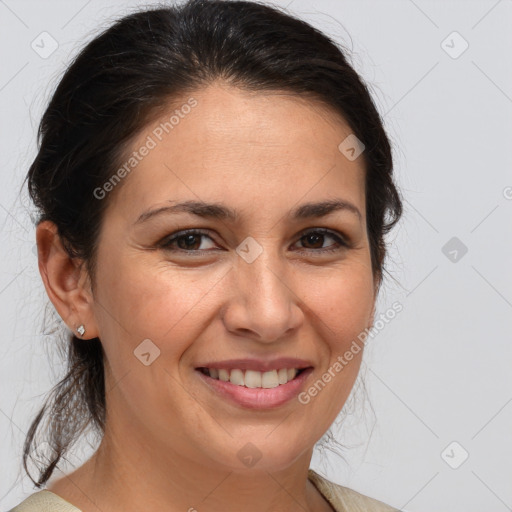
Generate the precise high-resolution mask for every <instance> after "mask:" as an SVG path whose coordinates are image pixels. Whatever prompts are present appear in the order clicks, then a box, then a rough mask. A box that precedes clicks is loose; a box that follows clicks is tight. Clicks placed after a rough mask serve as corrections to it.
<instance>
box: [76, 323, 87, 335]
mask: <svg viewBox="0 0 512 512" xmlns="http://www.w3.org/2000/svg"><path fill="white" fill-rule="evenodd" d="M76 330H77V331H78V334H80V336H83V335H84V332H85V327H84V326H83V324H82V325H80V326H78V327H77V328H76Z"/></svg>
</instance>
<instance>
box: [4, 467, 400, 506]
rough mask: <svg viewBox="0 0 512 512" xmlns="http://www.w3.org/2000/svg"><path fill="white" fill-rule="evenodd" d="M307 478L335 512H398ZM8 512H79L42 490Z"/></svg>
mask: <svg viewBox="0 0 512 512" xmlns="http://www.w3.org/2000/svg"><path fill="white" fill-rule="evenodd" d="M308 478H309V480H311V482H313V484H314V485H315V487H316V488H317V489H318V490H319V491H320V492H321V493H322V496H324V498H325V499H326V500H327V501H328V502H329V503H330V504H331V506H332V508H333V509H334V510H335V511H336V512H400V511H399V510H398V509H396V508H393V507H390V506H389V505H386V504H385V503H382V502H381V501H377V500H375V499H373V498H369V497H368V496H364V495H363V494H360V493H358V492H357V491H354V490H353V489H349V488H348V487H343V486H341V485H338V484H335V483H333V482H330V481H329V480H326V479H325V478H323V477H322V476H320V475H319V474H318V473H316V472H315V471H313V470H312V469H309V471H308ZM9 512H81V510H80V509H78V508H76V507H74V506H73V505H71V503H68V502H67V501H66V500H64V499H62V498H61V497H60V496H58V495H57V494H54V493H53V492H51V491H49V490H47V489H43V490H41V491H38V492H35V493H34V494H31V495H30V496H29V497H28V498H26V499H25V500H24V501H22V502H21V503H20V504H19V505H17V506H16V507H14V508H13V509H11V510H10V511H9Z"/></svg>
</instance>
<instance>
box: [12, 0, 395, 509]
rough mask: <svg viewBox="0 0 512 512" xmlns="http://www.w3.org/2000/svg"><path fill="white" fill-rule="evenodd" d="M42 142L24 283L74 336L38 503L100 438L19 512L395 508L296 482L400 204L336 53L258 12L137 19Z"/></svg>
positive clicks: (352, 346) (304, 27) (356, 364)
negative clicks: (32, 275)
mask: <svg viewBox="0 0 512 512" xmlns="http://www.w3.org/2000/svg"><path fill="white" fill-rule="evenodd" d="M39 138H40V140H39V142H40V149H39V152H38V155H37V157H36V159H35V161H34V162H33V164H32V166H31V168H30V170H29V173H28V176H27V179H28V187H29V191H30V195H31V197H32V199H33V201H34V203H35V205H36V206H37V207H38V209H39V211H40V218H39V219H38V223H37V229H36V238H37V246H38V258H39V269H40V273H41V277H42V279H43V282H44V285H45V288H46V291H47V293H48V296H49V298H50V300H51V302H52V303H53V305H54V306H55V308H56V311H57V312H58V314H59V316H60V317H61V318H62V320H63V321H64V322H65V324H66V325H67V326H68V327H69V328H70V329H71V330H72V332H73V334H72V335H71V337H70V339H69V341H68V343H69V373H68V374H67V376H66V378H65V379H64V380H63V381H61V382H60V383H59V384H58V385H57V386H56V388H55V390H54V391H55V392H54V394H53V397H52V400H51V401H49V402H48V403H47V404H46V405H45V408H43V409H42V410H41V413H40V414H39V415H38V416H37V418H36V419H35V420H34V423H33V424H32V426H31V429H30V431H29V434H28V436H27V439H26V443H25V454H24V464H25V469H27V472H28V468H27V459H28V455H29V453H31V452H32V450H33V447H34V446H35V445H36V438H37V432H38V428H39V426H40V425H41V423H42V419H43V417H44V414H45V413H46V414H48V416H49V419H50V428H49V430H48V434H47V435H46V437H45V441H46V442H47V443H48V447H49V463H48V464H46V465H44V466H42V467H40V475H39V478H38V479H37V480H33V481H34V483H35V484H36V485H37V486H38V487H42V486H44V485H45V484H47V482H48V480H49V478H50V477H51V475H52V473H53V471H54V469H55V467H56V466H57V463H58V461H59V460H60V459H61V457H63V456H64V454H65V452H66V451H67V450H68V449H69V447H70V446H71V444H72V442H73V441H74V440H75V439H77V438H78V437H79V435H80V434H81V433H82V432H83V431H84V429H85V428H86V427H88V426H92V427H94V428H96V430H97V432H98V433H99V434H100V438H101V442H100V445H99V447H98V449H97V451H96V452H95V453H94V455H93V456H92V457H91V458H90V459H89V460H87V461H86V462H85V463H84V464H83V465H82V466H81V467H79V468H78V469H76V470H75V471H74V472H72V473H71V474H69V475H66V476H64V477H62V478H60V479H58V480H56V481H53V482H52V483H51V484H50V485H49V486H48V487H47V488H46V489H44V490H40V491H38V492H36V493H34V494H32V495H31V496H30V497H28V498H27V499H26V500H25V501H23V502H22V503H21V504H20V505H18V506H17V507H15V508H14V509H13V510H14V511H16V512H20V511H21V512H32V511H34V512H35V511H40V510H47V509H48V510H50V509H51V510H54V509H55V510H63V511H77V510H81V511H83V512H96V511H100V512H107V511H117V510H123V511H125V510H141V509H144V510H145V511H146V512H153V511H156V510H164V509H165V510H166V511H169V512H174V511H184V510H188V511H189V512H192V511H195V510H197V511H198V512H201V511H212V512H216V511H221V510H222V511H228V510H244V511H246V512H247V511H248V512H250V511H256V510H257V511H262V510H264V511H279V512H286V511H296V510H304V511H308V512H310V511H315V512H320V511H322V512H323V511H332V510H336V511H345V512H348V511H363V510H364V511H392V510H396V509H394V508H392V507H391V506H388V505H386V504H384V503H382V502H380V501H378V500H376V499H373V498H371V497H368V496H363V495H361V494H359V493H357V492H356V491H354V490H351V489H348V488H346V487H343V486H340V485H336V484H334V483H331V482H329V481H328V480H326V479H324V478H323V477H321V476H320V475H318V474H317V473H316V472H314V471H313V470H311V469H310V468H309V465H310V461H311V457H312V453H313V448H314V445H315V443H316V442H317V441H318V440H319V439H320V438H321V437H322V436H323V434H324V433H325V432H326V431H327V430H328V429H329V427H330V425H331V424H332V423H333V421H334V420H335V418H336V417H337V415H338V414H339V413H340V411H341V409H342V407H343V405H344V403H345V401H346V400H347V397H348V396H349V394H350V391H351V389H352V387H353V385H354V382H355V379H356V377H357V374H358V371H359V368H360V363H361V359H362V354H363V350H362V346H361V343H360V342H359V345H358V343H357V342H356V343H354V342H355V341H357V340H361V339H362V338H361V333H364V332H367V330H368V329H369V328H371V326H372V323H373V315H374V306H375V301H376V298H377V294H378V291H379V287H380V285H381V282H382V275H383V270H384V258H385V253H386V248H385V244H384V235H385V234H386V233H387V232H388V231H389V230H390V229H391V228H392V227H393V225H394V224H395V223H396V222H397V221H398V219H399V218H400V215H401V211H402V203H401V199H400V194H399V192H398V190H397V189H396V187H395V184H394V183H393V177H392V157H391V149H390V144H389V141H388V138H387V136H386V133H385V131H384V129H383V126H382V122H381V119H380V117H379V114H378V113H377V111H376V109H375V106H374V104H373V102H372V99H371V97H370V95H369V93H368V90H367V88H366V86H365V85H364V83H363V81H362V80H361V78H360V77H359V76H358V75H357V73H356V72H355V71H354V70H353V69H352V68H351V67H350V65H349V64H348V63H347V61H346V59H345V57H344V55H343V53H342V51H341V50H340V49H339V48H338V47H337V46H336V45H335V44H334V43H333V42H332V41H331V40H329V39H328V38H327V37H326V36H325V35H323V34H321V33H320V32H319V31H317V30H316V29H314V28H313V27H311V26H310V25H308V24H307V23H305V22H303V21H300V20H298V19H295V18H293V17H291V16H289V15H288V14H285V13H284V12H281V11H280V10H278V9H275V8H272V7H269V6H265V5H263V4H258V3H253V2H239V1H234V2H233V1H231V2H229V1H222V0H214V1H204V0H191V1H189V2H187V3H184V4H182V5H180V6H177V7H169V8H159V9H151V10H145V11H139V12H136V13H134V14H131V15H129V16H126V17H124V18H122V19H121V20H119V21H118V22H116V23H115V24H114V25H113V26H112V27H110V28H109V29H108V30H106V31H105V32H104V33H102V34H101V35H100V36H98V37H97V38H95V39H94V40H93V41H92V42H91V43H89V44H88V45H87V46H86V47H85V48H84V49H83V50H82V52H81V53H80V54H79V55H78V57H77V58H76V59H75V60H74V62H73V63H72V64H71V65H70V67H69V68H68V70H67V72H66V73H65V75H64V77H63V78H62V80H61V82H60V84H59V85H58V87H57V89H56V91H55V93H54V95H53V97H52V99H51V102H50V104H49V106H48V108H47V110H46V112H45V114H44V116H43V118H42V121H41V125H40V130H39ZM348 354H351V356H350V357H346V356H347V355H348ZM342 359H343V361H344V363H343V364H342V363H341V362H340V361H341V360H342Z"/></svg>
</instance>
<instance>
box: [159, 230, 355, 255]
mask: <svg viewBox="0 0 512 512" xmlns="http://www.w3.org/2000/svg"><path fill="white" fill-rule="evenodd" d="M310 234H320V235H327V236H330V237H332V238H334V240H335V241H336V244H335V245H336V247H331V248H325V249H304V250H300V251H297V252H298V253H308V252H311V251H313V252H316V253H322V254H325V253H332V252H336V251H340V250H342V249H347V248H349V247H350V244H349V243H348V242H347V241H346V239H344V238H343V237H341V236H340V235H339V234H338V233H337V232H336V231H331V230H330V229H325V228H316V229H309V230H307V231H303V232H302V233H301V234H300V237H299V240H301V239H302V238H304V237H305V236H307V235H310ZM188 235H198V236H207V237H208V238H210V239H212V238H211V236H210V235H209V234H208V232H206V231H202V230H200V229H186V230H183V231H178V232H177V233H175V234H173V235H170V237H169V236H168V237H166V238H164V239H163V240H162V241H161V242H160V243H159V244H158V245H159V247H160V248H162V249H164V250H165V251H169V252H182V253H199V254H201V253H205V252H210V251H211V250H212V249H191V250H187V249H181V248H178V249H173V248H171V245H172V244H173V243H174V242H176V241H177V240H179V239H180V238H183V237H186V236H188ZM190 256H192V254H190Z"/></svg>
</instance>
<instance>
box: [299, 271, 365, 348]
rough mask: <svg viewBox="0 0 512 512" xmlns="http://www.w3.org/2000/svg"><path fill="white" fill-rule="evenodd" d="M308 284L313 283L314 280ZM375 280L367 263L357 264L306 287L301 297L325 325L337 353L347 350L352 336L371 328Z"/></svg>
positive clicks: (332, 346)
mask: <svg viewBox="0 0 512 512" xmlns="http://www.w3.org/2000/svg"><path fill="white" fill-rule="evenodd" d="M308 283H309V284H310V285H312V284H313V283H312V282H311V280H308ZM373 287H374V283H373V278H372V275H371V272H369V271H368V269H367V267H366V266H363V265H360V266H359V265H354V266H351V267H350V268H348V267H347V268H346V269H344V270H342V271H340V272H333V273H331V274H329V275H326V276H325V277H324V278H321V279H315V280H314V286H310V287H309V289H304V293H303V294H302V295H301V297H304V299H303V300H304V304H305V306H307V307H308V308H310V309H311V310H312V312H313V313H314V315H315V316H316V317H317V318H318V321H319V322H321V323H322V324H323V325H324V329H325V339H326V340H328V342H329V345H330V346H331V349H332V350H333V351H336V352H341V351H344V350H345V348H344V347H345V346H346V345H350V344H351V342H352V340H353V339H357V336H358V335H359V334H360V333H361V332H363V331H364V330H365V329H366V328H367V327H369V324H370V321H371V312H372V309H373V305H374V288H373Z"/></svg>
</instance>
